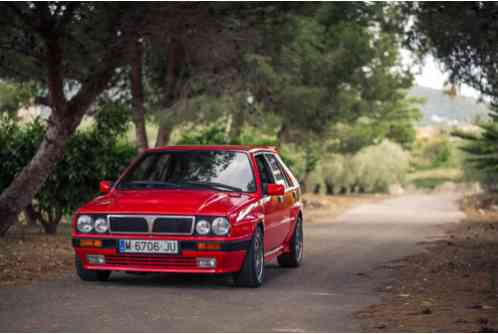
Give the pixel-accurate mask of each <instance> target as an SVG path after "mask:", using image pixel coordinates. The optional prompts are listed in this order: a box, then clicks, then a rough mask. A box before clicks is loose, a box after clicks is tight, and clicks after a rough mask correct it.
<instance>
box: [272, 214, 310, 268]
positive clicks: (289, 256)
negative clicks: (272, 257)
mask: <svg viewBox="0 0 498 334" xmlns="http://www.w3.org/2000/svg"><path fill="white" fill-rule="evenodd" d="M303 239H304V238H303V219H302V218H301V216H298V217H297V220H296V227H295V228H294V233H293V234H292V238H291V241H290V245H289V246H290V247H289V248H290V251H289V252H288V253H284V254H282V255H280V256H279V257H278V258H277V260H278V264H279V265H280V266H282V267H299V265H300V264H301V261H302V260H303V246H304V242H303Z"/></svg>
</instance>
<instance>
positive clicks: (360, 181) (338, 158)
mask: <svg viewBox="0 0 498 334" xmlns="http://www.w3.org/2000/svg"><path fill="white" fill-rule="evenodd" d="M409 167H410V155H409V153H407V152H406V151H404V150H403V149H402V148H401V146H400V145H399V144H395V143H391V142H389V141H384V142H382V143H381V144H379V145H374V146H368V147H366V148H363V149H362V150H360V151H359V152H358V153H357V154H355V155H353V156H346V155H340V154H332V155H329V156H327V157H326V158H324V160H323V161H322V163H321V173H322V175H323V178H324V184H325V186H326V192H327V193H328V194H338V193H346V194H348V193H351V192H355V193H358V192H367V193H372V192H385V191H387V190H388V188H389V186H390V185H392V184H397V183H403V182H404V180H405V177H406V174H407V173H408V170H409Z"/></svg>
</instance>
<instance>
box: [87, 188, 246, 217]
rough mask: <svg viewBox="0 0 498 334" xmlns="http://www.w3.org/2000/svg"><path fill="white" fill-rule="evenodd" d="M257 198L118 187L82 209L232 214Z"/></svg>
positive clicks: (224, 193) (116, 211)
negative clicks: (120, 189)
mask: <svg viewBox="0 0 498 334" xmlns="http://www.w3.org/2000/svg"><path fill="white" fill-rule="evenodd" d="M253 200H255V196H254V195H251V194H240V193H231V192H216V191H208V190H177V189H175V190H169V189H168V190H126V191H118V190H114V191H113V192H111V193H110V194H107V195H104V196H100V197H97V198H96V199H94V200H93V201H91V202H89V203H87V204H86V205H85V206H83V207H82V208H81V209H80V210H79V212H81V213H108V214H113V213H114V214H117V213H119V214H134V213H143V214H171V215H185V214H192V215H228V214H230V213H232V212H234V211H235V210H237V209H238V208H240V207H241V206H243V205H245V204H247V203H248V202H251V201H253Z"/></svg>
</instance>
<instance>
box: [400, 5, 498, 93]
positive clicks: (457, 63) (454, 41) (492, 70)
mask: <svg viewBox="0 0 498 334" xmlns="http://www.w3.org/2000/svg"><path fill="white" fill-rule="evenodd" d="M404 12H405V14H406V15H408V16H409V17H410V18H411V19H413V25H412V26H411V27H410V29H409V30H408V35H407V36H408V38H407V40H406V44H407V46H408V47H410V48H411V49H412V50H413V51H415V52H417V53H418V54H420V55H425V54H427V53H430V54H432V55H433V56H434V57H435V58H436V59H438V60H439V61H441V62H442V64H443V65H444V67H445V69H446V70H447V71H448V72H449V79H450V82H451V83H452V84H461V83H465V84H467V85H469V86H471V87H473V88H475V89H477V90H478V91H479V92H481V93H482V94H483V95H485V96H488V97H490V98H491V99H492V101H493V102H494V103H497V99H498V73H497V70H496V69H497V68H498V35H497V34H496V31H498V3H496V2H480V1H474V2H463V3H451V4H450V3H445V2H439V3H425V2H419V3H413V4H405V5H404Z"/></svg>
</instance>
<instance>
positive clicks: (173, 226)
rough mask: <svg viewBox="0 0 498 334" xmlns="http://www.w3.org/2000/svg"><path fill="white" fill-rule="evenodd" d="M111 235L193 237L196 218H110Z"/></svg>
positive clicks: (118, 216)
mask: <svg viewBox="0 0 498 334" xmlns="http://www.w3.org/2000/svg"><path fill="white" fill-rule="evenodd" d="M109 223H110V226H111V233H151V234H183V235H191V234H192V233H193V228H194V217H188V216H186V217H182V216H120V215H116V216H112V215H111V216H109Z"/></svg>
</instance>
